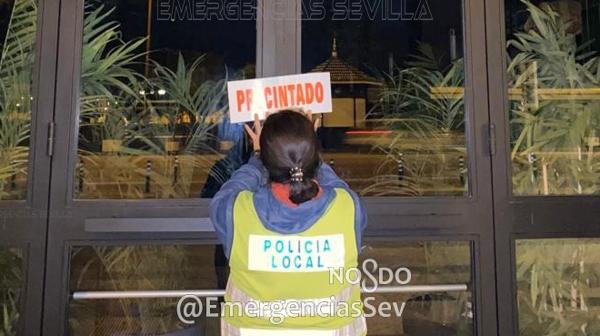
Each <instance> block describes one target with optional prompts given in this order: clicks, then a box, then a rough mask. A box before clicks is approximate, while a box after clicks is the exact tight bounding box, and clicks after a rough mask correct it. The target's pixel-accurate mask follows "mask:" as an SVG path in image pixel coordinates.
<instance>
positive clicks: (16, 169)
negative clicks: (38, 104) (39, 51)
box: [0, 0, 37, 200]
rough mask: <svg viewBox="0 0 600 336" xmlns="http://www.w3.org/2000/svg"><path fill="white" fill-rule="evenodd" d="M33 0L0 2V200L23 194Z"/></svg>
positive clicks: (34, 14) (32, 55)
mask: <svg viewBox="0 0 600 336" xmlns="http://www.w3.org/2000/svg"><path fill="white" fill-rule="evenodd" d="M36 23H37V1H35V0H8V1H2V2H0V50H2V54H1V55H0V200H15V199H17V200H20V199H24V198H25V197H26V196H27V159H28V157H29V137H30V125H31V112H32V111H31V108H32V103H33V99H34V98H33V96H32V92H31V80H32V70H33V65H34V60H35V50H34V49H35V37H36V36H35V34H36V32H37V28H36Z"/></svg>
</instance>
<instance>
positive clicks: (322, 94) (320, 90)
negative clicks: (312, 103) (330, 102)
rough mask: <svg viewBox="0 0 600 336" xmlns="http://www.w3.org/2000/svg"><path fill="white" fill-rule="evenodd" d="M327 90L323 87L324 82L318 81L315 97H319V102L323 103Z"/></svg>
mask: <svg viewBox="0 0 600 336" xmlns="http://www.w3.org/2000/svg"><path fill="white" fill-rule="evenodd" d="M324 91H325V90H324V89H323V83H321V82H317V83H316V84H315V98H316V99H317V103H319V104H320V103H322V102H323V99H325V92H324Z"/></svg>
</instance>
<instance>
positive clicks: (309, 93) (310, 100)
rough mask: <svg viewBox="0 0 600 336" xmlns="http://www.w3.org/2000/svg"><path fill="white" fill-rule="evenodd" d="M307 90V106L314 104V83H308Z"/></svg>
mask: <svg viewBox="0 0 600 336" xmlns="http://www.w3.org/2000/svg"><path fill="white" fill-rule="evenodd" d="M305 90H306V92H304V93H305V95H306V97H305V98H306V105H309V104H312V103H313V99H315V88H314V87H313V85H312V83H306V86H305Z"/></svg>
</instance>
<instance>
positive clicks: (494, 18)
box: [488, 0, 600, 335]
mask: <svg viewBox="0 0 600 336" xmlns="http://www.w3.org/2000/svg"><path fill="white" fill-rule="evenodd" d="M599 6H600V2H598V1H581V2H580V1H551V2H540V1H512V0H506V1H492V5H491V6H490V7H489V11H488V22H490V29H489V30H488V49H489V55H496V56H494V57H489V58H488V62H489V69H490V72H489V73H490V77H489V78H490V102H491V104H490V106H491V116H492V121H493V123H494V125H495V126H496V134H497V142H496V143H497V146H498V149H497V155H495V156H494V158H493V162H494V165H493V166H494V194H495V213H496V246H497V252H496V255H497V267H498V269H499V270H500V269H502V270H505V271H502V272H498V273H497V274H498V291H499V293H512V294H511V295H510V296H506V297H504V300H503V301H500V302H499V323H500V334H501V335H547V334H549V333H551V332H556V331H557V330H560V333H561V334H565V335H570V334H581V335H593V334H596V333H598V331H597V330H598V323H597V319H596V316H597V313H598V309H599V307H598V304H597V302H596V301H597V300H596V298H595V294H594V293H595V292H596V290H597V288H598V283H597V281H596V280H595V279H597V277H598V269H597V267H596V263H597V262H598V253H597V251H598V237H600V230H599V228H600V225H598V224H600V222H599V220H598V218H599V214H600V213H599V209H600V206H599V205H600V199H599V198H598V194H599V193H600V189H599V187H600V185H599V184H598V181H599V176H600V175H599V174H600V161H599V159H598V158H599V157H598V153H597V152H598V146H599V145H600V142H599V141H598V139H599V138H598V130H600V114H599V113H598V112H600V109H599V105H598V94H597V91H598V88H599V85H600V83H599V82H598V78H599V77H598V75H599V72H598V66H597V64H598V62H599V61H600V59H599V58H598V50H599V45H598V41H597V40H598V37H599V36H600V30H599V29H600V28H599V26H598V23H599V22H600V16H599V14H598V8H599ZM497 55H506V57H497Z"/></svg>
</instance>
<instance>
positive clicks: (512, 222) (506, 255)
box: [485, 0, 600, 336]
mask: <svg viewBox="0 0 600 336" xmlns="http://www.w3.org/2000/svg"><path fill="white" fill-rule="evenodd" d="M485 17H486V21H487V50H488V56H487V62H488V79H489V83H488V85H489V101H490V118H491V122H492V124H493V125H495V129H496V144H497V147H498V148H497V151H496V153H497V154H496V155H495V156H493V157H492V163H493V168H494V169H493V188H494V218H495V235H496V267H497V280H496V281H497V288H498V289H497V291H498V326H499V329H498V334H499V335H507V336H508V335H518V334H519V329H518V320H519V319H518V311H517V276H516V267H517V265H516V250H515V246H516V241H517V240H519V239H538V238H539V239H544V238H591V237H596V238H600V197H599V196H597V195H588V196H515V195H514V194H513V192H512V161H511V159H510V158H511V146H510V142H509V141H510V136H509V134H510V126H509V115H508V113H507V111H508V79H507V75H506V67H507V64H506V57H504V55H506V30H505V6H504V1H503V0H487V5H486V15H485ZM498 55H501V56H500V57H498ZM501 293H511V295H502V294H501ZM501 298H502V300H501Z"/></svg>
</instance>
